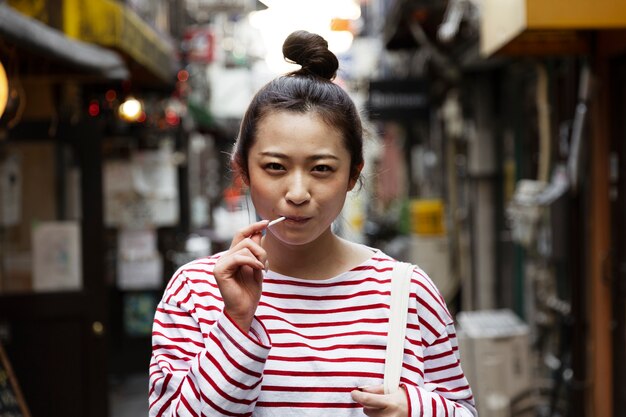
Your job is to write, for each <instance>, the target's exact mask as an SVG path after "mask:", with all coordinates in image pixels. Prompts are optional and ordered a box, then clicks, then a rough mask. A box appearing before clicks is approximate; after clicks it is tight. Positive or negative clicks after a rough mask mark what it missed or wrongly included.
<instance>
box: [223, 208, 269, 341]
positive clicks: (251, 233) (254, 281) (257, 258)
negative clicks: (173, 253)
mask: <svg viewBox="0 0 626 417" xmlns="http://www.w3.org/2000/svg"><path fill="white" fill-rule="evenodd" d="M267 224H268V221H267V220H263V221H260V222H256V223H252V224H251V225H249V226H247V227H245V228H243V229H241V230H240V231H239V232H237V234H236V235H235V237H233V241H232V243H231V245H230V249H229V250H228V251H227V252H226V253H225V254H223V255H222V256H221V257H220V259H219V260H218V261H217V263H216V264H215V268H214V269H213V273H214V274H215V280H216V281H217V285H218V287H219V289H220V293H221V295H222V298H223V299H224V312H225V313H227V314H228V315H229V317H230V318H232V319H233V320H234V321H235V323H237V325H238V326H239V327H240V328H241V329H242V330H243V331H245V332H248V330H250V324H251V323H252V318H253V316H254V313H255V312H256V308H257V306H258V305H259V300H260V299H261V286H262V283H263V270H264V269H265V262H266V261H267V253H266V252H265V249H263V248H262V247H261V237H262V232H263V230H264V229H265V228H266V227H267Z"/></svg>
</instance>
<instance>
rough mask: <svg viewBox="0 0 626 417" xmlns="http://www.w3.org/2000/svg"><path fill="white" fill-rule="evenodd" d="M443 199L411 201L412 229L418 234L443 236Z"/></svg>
mask: <svg viewBox="0 0 626 417" xmlns="http://www.w3.org/2000/svg"><path fill="white" fill-rule="evenodd" d="M443 208H444V205H443V201H442V200H441V199H419V200H412V201H411V231H412V232H413V233H415V234H418V235H426V236H441V235H443V234H445V230H446V229H445V223H444V212H443Z"/></svg>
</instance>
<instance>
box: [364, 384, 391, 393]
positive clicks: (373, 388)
mask: <svg viewBox="0 0 626 417" xmlns="http://www.w3.org/2000/svg"><path fill="white" fill-rule="evenodd" d="M359 390H360V391H363V392H369V393H371V394H384V393H385V387H384V386H383V385H362V386H360V387H359Z"/></svg>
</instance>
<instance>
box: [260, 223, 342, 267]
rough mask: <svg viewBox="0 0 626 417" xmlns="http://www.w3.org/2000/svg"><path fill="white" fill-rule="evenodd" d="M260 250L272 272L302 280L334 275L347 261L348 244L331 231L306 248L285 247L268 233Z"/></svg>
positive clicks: (300, 246)
mask: <svg viewBox="0 0 626 417" xmlns="http://www.w3.org/2000/svg"><path fill="white" fill-rule="evenodd" d="M263 247H264V248H265V250H266V251H267V255H268V261H269V265H270V269H271V270H272V271H275V272H278V273H279V274H282V275H287V276H292V277H297V278H304V279H307V278H318V279H324V278H330V277H333V276H335V275H336V274H337V273H339V272H341V270H342V268H343V267H344V265H343V264H344V263H346V260H348V259H349V258H350V257H349V256H347V255H348V253H349V252H350V251H351V245H349V244H348V242H346V241H345V240H343V239H341V238H339V237H338V236H337V235H335V234H334V233H333V232H332V231H331V230H330V229H329V230H327V231H326V232H325V233H324V234H323V235H321V236H320V237H319V238H317V239H316V240H315V241H313V242H310V243H307V244H305V245H287V244H285V243H284V242H282V241H280V240H278V239H276V238H275V237H274V236H273V235H272V234H271V233H268V235H266V237H265V239H264V241H263ZM348 262H349V261H348Z"/></svg>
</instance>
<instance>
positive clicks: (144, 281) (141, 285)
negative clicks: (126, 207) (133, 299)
mask: <svg viewBox="0 0 626 417" xmlns="http://www.w3.org/2000/svg"><path fill="white" fill-rule="evenodd" d="M117 248H118V249H117V287H118V288H119V289H120V290H146V289H158V288H160V287H161V284H162V282H163V261H162V259H161V255H160V254H159V252H158V251H157V234H156V230H155V229H122V230H120V232H119V234H118V241H117Z"/></svg>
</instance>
